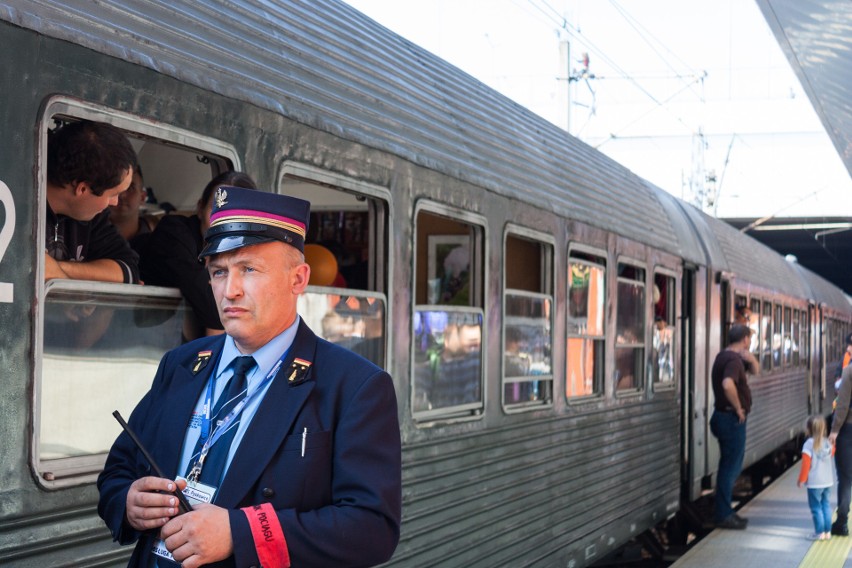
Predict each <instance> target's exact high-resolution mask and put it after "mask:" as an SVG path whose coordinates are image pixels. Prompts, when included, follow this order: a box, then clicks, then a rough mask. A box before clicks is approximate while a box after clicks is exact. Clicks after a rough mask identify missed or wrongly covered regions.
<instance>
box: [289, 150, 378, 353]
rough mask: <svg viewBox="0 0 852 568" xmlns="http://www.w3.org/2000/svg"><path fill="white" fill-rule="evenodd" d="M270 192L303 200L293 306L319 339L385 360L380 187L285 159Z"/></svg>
mask: <svg viewBox="0 0 852 568" xmlns="http://www.w3.org/2000/svg"><path fill="white" fill-rule="evenodd" d="M282 173H283V175H282V177H281V179H280V180H279V184H278V191H279V192H280V193H284V194H287V195H292V196H294V197H300V198H302V199H306V200H308V201H310V202H311V219H310V222H309V226H308V232H307V235H306V238H305V261H306V262H307V263H308V264H309V265H310V266H311V280H310V283H309V286H308V288H307V291H306V292H305V293H304V294H302V295H301V296H299V305H298V311H299V314H300V315H301V317H302V318H303V319H304V320H305V323H307V324H308V326H310V328H311V329H313V330H314V331H315V332H316V333H317V335H319V336H321V337H322V338H323V339H326V340H328V341H331V342H332V343H336V344H338V345H342V346H343V347H346V348H347V349H350V350H352V351H354V352H355V353H358V354H359V355H361V356H363V357H365V358H366V359H369V360H370V361H372V362H373V363H375V364H376V365H378V366H380V367H385V365H386V360H385V357H386V351H387V349H386V344H387V342H386V337H385V329H386V322H387V313H386V311H387V299H386V295H385V287H386V282H387V279H388V268H387V262H384V259H385V258H386V252H385V251H386V247H387V244H386V243H387V239H388V237H387V235H388V230H387V224H388V223H387V216H388V205H387V203H388V197H389V194H388V192H387V190H386V189H384V188H379V187H375V186H371V185H368V184H364V183H361V182H359V181H357V180H352V179H349V178H346V177H343V176H337V175H335V174H331V173H329V172H325V171H322V170H319V169H316V168H313V167H310V166H306V165H304V164H286V165H285V167H284V169H283V171H282Z"/></svg>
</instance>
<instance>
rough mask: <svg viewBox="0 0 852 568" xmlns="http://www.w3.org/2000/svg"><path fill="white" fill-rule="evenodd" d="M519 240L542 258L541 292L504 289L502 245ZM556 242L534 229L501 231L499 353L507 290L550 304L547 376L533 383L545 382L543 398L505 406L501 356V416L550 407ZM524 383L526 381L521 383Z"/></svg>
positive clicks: (517, 227) (510, 227) (512, 227)
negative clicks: (533, 247)
mask: <svg viewBox="0 0 852 568" xmlns="http://www.w3.org/2000/svg"><path fill="white" fill-rule="evenodd" d="M510 236H511V237H514V238H519V239H522V240H527V241H531V242H533V243H535V244H537V245H539V247H541V248H540V252H541V254H542V256H543V258H542V274H541V283H542V288H543V289H544V291H540V292H530V291H527V290H518V289H514V288H508V287H507V285H506V266H507V264H508V263H507V255H506V245H507V242H508V239H509V237H510ZM555 255H556V239H555V238H554V237H553V236H552V235H548V234H546V233H542V232H541V231H536V230H534V229H530V228H528V227H524V226H522V225H517V224H514V223H507V224H506V227H505V229H504V231H503V254H502V259H503V272H502V287H501V290H502V307H503V310H502V312H501V313H502V316H503V317H502V322H501V329H500V347H501V353H503V354H505V352H506V320H507V315H506V313H507V312H506V297H507V296H508V294H509V291H510V290H511V291H512V292H513V294H515V295H518V296H527V297H531V298H541V299H547V300H549V301H550V321H549V325H550V353H551V356H550V374H549V375H541V376H540V378H537V379H535V380H537V381H549V383H550V384H549V388H548V389H547V390H548V394H547V397H546V398H545V399H543V400H542V401H538V402H533V403H511V404H508V403H506V390H505V389H506V386H507V384H510V383H507V381H506V363H505V355H504V356H503V357H501V363H500V405H501V407H502V409H503V412H505V413H507V414H513V413H518V412H530V411H532V410H540V409H542V408H546V407H549V408H552V407H553V404H554V398H555V395H554V388H555V382H556V381H555V377H556V373H555V372H554V367H555V366H554V361H553V352H554V350H553V345H554V341H555V328H554V323H555V321H556V320H555V317H556V301H555V298H554V290H555V289H556V270H555V260H556V256H555ZM516 382H519V381H512V382H511V383H512V384H513V383H516ZM523 382H528V381H523Z"/></svg>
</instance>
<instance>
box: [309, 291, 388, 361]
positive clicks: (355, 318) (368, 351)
mask: <svg viewBox="0 0 852 568" xmlns="http://www.w3.org/2000/svg"><path fill="white" fill-rule="evenodd" d="M297 309H298V312H299V315H300V316H301V317H302V319H304V320H305V323H307V324H308V327H310V328H311V329H312V330H314V332H315V333H316V334H317V335H319V336H320V337H322V338H323V339H325V340H327V341H330V342H332V343H336V344H337V345H340V346H341V347H345V348H346V349H349V350H350V351H354V352H355V353H357V354H358V355H361V356H362V357H364V358H365V359H368V360H369V361H372V362H373V363H375V364H376V365H378V366H379V367H384V366H385V336H384V329H385V300H384V298H383V297H381V296H374V295H358V296H354V295H340V294H326V293H322V292H306V293H304V294H301V295H300V296H299V299H298V306H297Z"/></svg>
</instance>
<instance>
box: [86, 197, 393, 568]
mask: <svg viewBox="0 0 852 568" xmlns="http://www.w3.org/2000/svg"><path fill="white" fill-rule="evenodd" d="M309 214H310V204H309V203H308V202H307V201H303V200H301V199H296V198H292V197H287V196H283V195H275V194H271V193H265V192H261V191H253V190H247V189H242V188H235V187H223V188H221V189H219V190H218V191H217V193H216V194H215V196H214V203H213V212H212V215H211V224H210V228H209V230H208V231H207V233H206V235H205V241H206V245H205V248H204V249H203V250H202V252H201V257H203V258H205V259H206V262H207V267H208V270H209V272H210V280H211V286H212V288H213V294H214V296H215V299H216V303H217V307H218V310H219V315H220V317H221V320H222V324H223V325H224V328H225V332H226V334H225V335H219V336H213V337H205V338H202V339H198V340H196V341H193V342H191V343H187V344H185V345H183V346H181V347H178V348H176V349H174V350H172V351H170V352H168V353H166V355H165V356H164V357H163V359H162V361H161V362H160V366H159V369H158V371H157V374H156V376H155V377H154V382H153V384H152V386H151V389H150V391H148V393H147V394H146V395H145V396H144V398H143V399H142V400H141V402H140V403H139V404H138V405H137V407H136V409H135V410H134V411H133V413H132V415H131V416H130V419H129V421H128V422H129V424H130V427H131V428H132V429H134V430H135V431H136V434H137V435H138V438H139V439H140V440H141V442H142V445H143V446H145V447H146V448H147V450H148V451H149V453H150V456H151V457H152V461H153V462H154V463H155V464H156V465H157V466H159V467H160V468H161V470H162V472H163V476H164V477H158V476H156V475H154V474H153V471H154V468H152V464H151V463H148V461H147V460H146V459H145V458H144V457H143V456H142V454H141V453H140V451H139V450H137V448H136V446H135V445H134V443H133V441H132V439H131V438H130V437H129V436H128V435H127V434H126V433H122V434H121V435H120V436H119V437H118V438H117V439H116V441H115V443H114V444H113V447H112V449H111V450H110V452H109V456H108V457H107V461H106V465H105V467H104V470H103V472H102V473H101V475H100V477H99V478H98V490H99V492H100V502H99V505H98V512H99V513H100V515H101V517H102V518H103V519H104V521H105V522H106V524H107V526H108V527H109V529H110V531H111V532H112V535H113V538H114V539H115V540H116V541H118V542H119V543H121V544H130V543H134V542H135V543H136V548H135V550H134V552H133V556H132V557H131V560H130V563H129V566H134V567H137V566H138V567H143V568H150V567H153V566H159V567H160V568H163V567H166V566H176V565H178V564H181V565H183V566H184V568H195V567H197V566H201V565H211V564H212V565H215V566H237V567H249V566H263V567H264V568H276V567H287V566H290V565H291V563H292V565H293V566H295V567H303V566H304V567H333V566H372V565H375V564H380V563H382V562H385V561H386V560H388V559H389V558H390V557H391V555H392V554H393V551H394V549H395V548H396V545H397V542H398V540H399V526H400V516H401V449H400V437H399V423H398V418H397V405H396V396H395V393H394V387H393V382H392V380H391V378H390V376H389V375H388V374H387V373H386V372H384V371H383V370H381V369H379V368H378V367H376V366H375V365H373V364H372V363H370V362H368V361H367V360H365V359H363V358H361V357H359V356H358V355H355V354H354V353H351V352H350V351H347V350H345V349H343V348H341V347H338V346H335V345H333V344H331V343H328V342H326V341H324V340H322V339H320V338H318V337H317V336H316V335H314V333H313V332H312V331H311V330H310V329H309V328H308V327H307V326H306V325H305V323H304V322H302V321H301V318H300V317H299V315H298V314H297V313H296V300H297V297H298V296H299V294H301V293H302V292H303V291H304V290H305V287H306V286H307V284H308V279H309V277H310V267H309V266H308V265H307V264H305V262H304V255H303V250H304V239H305V232H306V229H307V223H308V218H309ZM184 488H185V490H184V495H186V496H187V497H188V498H189V501H190V503H191V504H192V511H190V512H187V513H183V514H179V512H180V509H179V507H178V500H177V499H176V497H175V495H174V494H170V493H169V492H171V491H174V490H175V489H184Z"/></svg>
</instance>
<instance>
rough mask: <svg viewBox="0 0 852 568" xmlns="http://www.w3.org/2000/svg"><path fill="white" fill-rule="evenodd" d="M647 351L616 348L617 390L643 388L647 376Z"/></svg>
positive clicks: (638, 348) (640, 348) (633, 348)
mask: <svg viewBox="0 0 852 568" xmlns="http://www.w3.org/2000/svg"><path fill="white" fill-rule="evenodd" d="M644 369H645V349H644V348H642V347H616V348H615V390H616V391H625V390H636V389H640V388H642V385H643V382H644V381H643V378H644V374H645V371H644Z"/></svg>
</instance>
